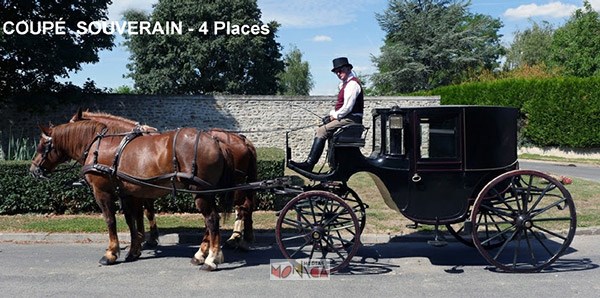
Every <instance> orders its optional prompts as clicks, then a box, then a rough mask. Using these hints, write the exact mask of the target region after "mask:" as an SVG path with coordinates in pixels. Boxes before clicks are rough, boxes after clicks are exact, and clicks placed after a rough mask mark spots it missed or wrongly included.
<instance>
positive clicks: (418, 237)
mask: <svg viewBox="0 0 600 298" xmlns="http://www.w3.org/2000/svg"><path fill="white" fill-rule="evenodd" d="M118 235H119V239H120V241H121V242H123V243H130V239H131V238H130V237H129V234H128V233H119V234H118ZM576 235H578V236H584V235H600V227H589V228H578V229H577V233H576ZM433 236H434V235H433V233H431V232H416V233H411V234H363V235H362V236H361V241H362V243H363V244H380V243H390V242H426V241H428V240H432V239H433ZM202 237H203V234H201V233H190V232H185V233H170V234H162V235H160V238H159V239H160V243H161V244H163V245H173V244H199V243H200V241H201V240H202ZM222 238H223V239H227V238H229V234H228V233H227V234H226V233H224V234H223V237H222ZM255 239H256V240H255V241H256V242H257V243H267V244H275V242H276V240H275V234H267V233H258V234H256V235H255ZM446 240H447V241H449V242H454V241H456V240H455V239H454V237H452V236H449V235H446ZM0 242H13V243H30V242H35V243H106V242H108V235H107V234H101V233H4V232H3V233H0Z"/></svg>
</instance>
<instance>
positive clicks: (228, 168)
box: [214, 138, 235, 218]
mask: <svg viewBox="0 0 600 298" xmlns="http://www.w3.org/2000/svg"><path fill="white" fill-rule="evenodd" d="M214 140H215V141H216V142H217V144H218V145H219V149H220V150H221V154H222V156H223V159H224V165H223V172H222V175H221V178H220V179H219V182H218V185H217V188H230V187H232V186H234V185H235V164H234V161H233V154H232V153H231V150H229V148H228V147H227V146H228V145H227V144H225V143H223V142H221V141H219V140H218V139H217V138H214ZM233 205H234V196H233V194H232V192H230V191H229V192H225V193H223V194H221V195H219V207H220V208H221V209H222V210H223V212H224V213H225V218H227V217H228V215H229V213H231V212H232V211H233Z"/></svg>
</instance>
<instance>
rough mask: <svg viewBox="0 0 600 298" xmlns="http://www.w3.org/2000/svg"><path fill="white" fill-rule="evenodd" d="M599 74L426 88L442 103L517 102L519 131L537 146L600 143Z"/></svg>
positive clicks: (572, 145) (578, 145) (586, 146)
mask: <svg viewBox="0 0 600 298" xmlns="http://www.w3.org/2000/svg"><path fill="white" fill-rule="evenodd" d="M599 87H600V78H549V79H505V80H497V81H491V82H478V83H468V84H462V85H455V86H447V87H441V88H438V89H434V90H432V91H429V92H427V94H435V95H440V96H441V103H442V104H443V105H456V104H466V105H498V106H510V107H515V108H519V109H520V110H521V112H522V115H523V123H524V127H523V131H522V133H523V136H524V138H525V139H526V140H527V141H528V142H531V143H532V144H534V145H537V146H559V147H570V148H598V147H600V88H599Z"/></svg>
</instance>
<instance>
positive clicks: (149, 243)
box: [142, 240, 158, 249]
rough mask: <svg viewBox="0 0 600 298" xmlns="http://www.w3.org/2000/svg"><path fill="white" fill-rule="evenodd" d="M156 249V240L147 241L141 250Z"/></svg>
mask: <svg viewBox="0 0 600 298" xmlns="http://www.w3.org/2000/svg"><path fill="white" fill-rule="evenodd" d="M156 247H158V240H148V241H146V242H144V244H143V245H142V248H143V249H152V248H156Z"/></svg>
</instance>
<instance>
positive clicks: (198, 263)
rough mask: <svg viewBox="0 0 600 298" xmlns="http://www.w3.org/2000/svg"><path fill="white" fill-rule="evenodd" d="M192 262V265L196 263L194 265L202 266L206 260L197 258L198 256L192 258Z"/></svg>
mask: <svg viewBox="0 0 600 298" xmlns="http://www.w3.org/2000/svg"><path fill="white" fill-rule="evenodd" d="M190 263H192V265H194V266H200V265H203V264H204V260H199V259H196V258H192V259H191V260H190Z"/></svg>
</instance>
